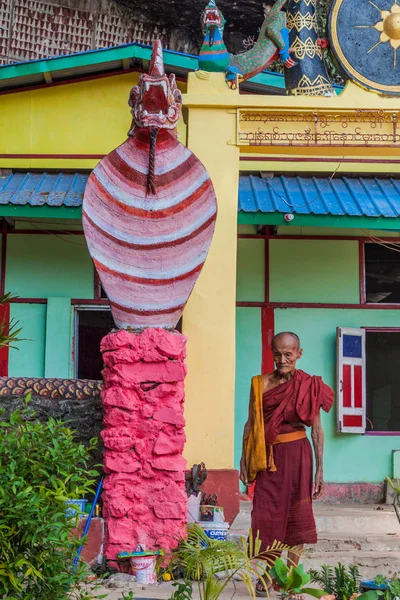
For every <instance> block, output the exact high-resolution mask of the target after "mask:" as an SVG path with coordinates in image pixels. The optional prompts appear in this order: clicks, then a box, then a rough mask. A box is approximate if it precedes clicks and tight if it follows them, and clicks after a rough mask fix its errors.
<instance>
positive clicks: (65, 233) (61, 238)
mask: <svg viewBox="0 0 400 600" xmlns="http://www.w3.org/2000/svg"><path fill="white" fill-rule="evenodd" d="M27 222H28V223H29V224H30V225H31V226H32V227H34V228H35V229H36V230H37V231H41V232H45V233H51V235H54V236H55V237H57V238H59V239H60V240H61V241H63V242H65V243H66V244H73V245H74V246H80V247H81V248H83V247H85V245H86V244H85V243H83V244H80V243H79V242H72V241H70V240H66V239H64V238H63V237H61V235H67V236H71V235H75V234H73V233H70V232H69V231H65V230H62V229H61V230H58V231H61V235H59V234H57V233H55V232H54V231H53V230H52V229H42V228H41V227H38V226H37V225H35V223H34V222H33V221H27Z"/></svg>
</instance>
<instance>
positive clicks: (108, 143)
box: [0, 73, 186, 170]
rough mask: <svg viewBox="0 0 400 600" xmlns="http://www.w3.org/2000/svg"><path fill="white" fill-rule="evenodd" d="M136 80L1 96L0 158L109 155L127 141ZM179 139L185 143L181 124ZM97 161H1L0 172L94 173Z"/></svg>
mask: <svg viewBox="0 0 400 600" xmlns="http://www.w3.org/2000/svg"><path fill="white" fill-rule="evenodd" d="M138 77H139V76H138V74H137V73H127V74H122V75H115V76H112V77H103V78H98V79H91V80H88V81H83V82H80V83H70V84H64V85H57V86H49V87H47V88H46V87H44V88H40V89H35V90H31V91H25V92H14V93H11V94H4V95H2V96H0V131H1V136H0V155H1V154H19V155H20V154H46V155H49V154H50V155H54V154H107V153H108V152H110V151H111V150H113V149H114V148H115V147H116V146H118V145H119V144H121V143H122V142H123V141H124V140H125V139H126V134H127V132H128V129H129V127H130V123H131V114H130V107H129V106H128V98H129V92H130V90H131V88H132V87H133V86H134V85H135V84H136V83H137V81H138ZM184 87H185V86H183V88H184ZM179 134H180V139H181V140H182V141H183V142H185V140H186V127H185V125H184V123H183V121H181V123H180V125H179ZM97 162H98V159H76V158H75V159H71V158H64V159H56V158H53V159H52V158H44V159H38V158H29V159H27V158H2V157H0V167H3V168H21V169H30V168H38V169H43V170H45V169H49V168H53V169H57V168H81V169H92V168H93V167H94V166H95V165H96V163H97Z"/></svg>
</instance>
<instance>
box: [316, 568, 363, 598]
mask: <svg viewBox="0 0 400 600" xmlns="http://www.w3.org/2000/svg"><path fill="white" fill-rule="evenodd" d="M309 574H310V575H311V582H312V583H317V584H318V585H320V586H321V587H323V588H324V590H326V592H327V593H328V594H333V595H334V596H335V598H336V599H337V600H350V599H351V598H353V599H354V598H355V597H356V596H359V595H360V583H361V575H360V571H359V569H358V567H357V565H351V566H350V567H348V568H346V567H345V566H344V565H342V563H338V565H337V566H336V567H331V566H329V565H322V567H321V570H320V571H317V570H316V569H310V570H309Z"/></svg>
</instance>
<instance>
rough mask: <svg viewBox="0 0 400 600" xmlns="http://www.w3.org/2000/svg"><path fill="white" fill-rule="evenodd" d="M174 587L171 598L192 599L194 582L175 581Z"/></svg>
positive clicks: (173, 599) (177, 599) (172, 599)
mask: <svg viewBox="0 0 400 600" xmlns="http://www.w3.org/2000/svg"><path fill="white" fill-rule="evenodd" d="M172 587H173V588H174V589H175V591H174V593H173V594H172V596H171V597H170V600H192V597H193V584H192V582H191V581H174V582H173V584H172Z"/></svg>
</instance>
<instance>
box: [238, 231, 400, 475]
mask: <svg viewBox="0 0 400 600" xmlns="http://www.w3.org/2000/svg"><path fill="white" fill-rule="evenodd" d="M240 231H241V232H242V233H244V232H246V233H250V232H251V231H250V230H249V229H246V230H243V229H241V230H240ZM299 233H300V232H299ZM308 233H309V234H311V233H312V232H308ZM318 233H319V235H321V232H318ZM346 233H347V235H349V231H347V232H346ZM355 235H356V234H355ZM264 256H265V252H264V243H263V241H262V240H253V239H240V240H239V244H238V273H237V275H238V284H237V289H238V294H237V299H238V302H242V303H243V302H245V303H251V302H263V301H264V293H263V290H264V271H263V266H264ZM252 277H259V279H260V281H259V283H258V284H256V283H255V282H254V281H249V280H251V278H252ZM359 285H360V281H359V252H358V243H357V241H347V240H343V241H340V240H309V239H304V240H301V239H293V240H288V239H279V236H278V237H277V239H274V240H271V241H270V246H269V294H270V301H271V302H298V303H324V304H358V303H359V301H360V292H359ZM246 289H247V290H248V292H246ZM274 327H275V332H278V331H284V330H288V331H295V332H296V333H297V334H298V335H299V336H300V338H301V342H302V347H303V349H304V354H303V358H302V360H301V362H300V363H299V368H301V369H303V370H305V371H307V372H309V373H311V374H315V375H321V376H322V377H323V379H324V381H326V383H328V384H329V385H331V386H332V387H333V388H335V387H336V328H337V327H400V311H398V310H379V309H373V308H371V309H346V308H340V309H339V308H332V309H330V308H317V307H315V308H275V309H274ZM257 328H258V329H257ZM260 332H261V308H259V307H257V308H256V307H251V306H250V307H247V306H246V307H238V308H237V337H236V349H237V368H236V372H237V374H236V398H235V402H236V407H235V410H236V419H235V426H236V430H235V466H236V468H239V460H240V454H241V443H242V432H243V426H244V423H245V421H246V418H247V407H248V399H249V389H250V379H251V376H253V375H256V374H258V373H260V370H261V358H262V340H261V334H260ZM323 424H324V429H325V461H324V464H325V479H326V481H329V482H341V483H346V482H352V481H358V482H382V481H383V480H384V478H385V477H386V476H388V475H389V476H392V469H393V467H392V450H397V449H398V448H399V447H400V436H368V435H351V434H340V433H337V432H336V407H334V408H333V409H332V411H331V413H330V414H328V415H327V414H325V413H324V414H323Z"/></svg>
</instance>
